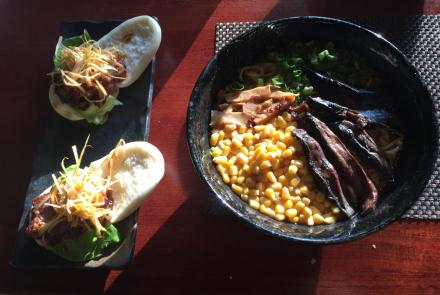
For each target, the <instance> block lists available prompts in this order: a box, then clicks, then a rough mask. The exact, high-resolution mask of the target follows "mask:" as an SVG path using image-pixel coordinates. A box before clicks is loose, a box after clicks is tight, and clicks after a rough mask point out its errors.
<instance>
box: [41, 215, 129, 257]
mask: <svg viewBox="0 0 440 295" xmlns="http://www.w3.org/2000/svg"><path fill="white" fill-rule="evenodd" d="M106 229H107V232H105V233H103V236H102V238H98V236H97V235H96V232H95V231H93V230H92V231H85V232H83V233H82V234H81V235H80V236H79V237H78V238H76V239H70V240H66V241H63V242H61V243H58V244H56V245H55V246H50V247H49V249H50V250H51V251H52V252H54V253H55V254H57V255H59V256H61V257H63V258H64V259H67V260H69V261H73V262H82V261H89V260H92V259H96V258H98V257H99V256H100V255H101V254H102V253H103V251H104V250H105V249H106V248H108V247H109V246H114V245H116V244H118V243H119V242H120V241H121V235H120V234H119V231H118V229H117V228H116V227H114V226H113V225H112V224H111V223H108V225H107V226H106Z"/></svg>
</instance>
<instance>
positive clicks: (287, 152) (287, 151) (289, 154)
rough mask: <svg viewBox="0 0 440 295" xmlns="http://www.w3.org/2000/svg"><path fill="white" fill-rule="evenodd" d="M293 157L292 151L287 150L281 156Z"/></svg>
mask: <svg viewBox="0 0 440 295" xmlns="http://www.w3.org/2000/svg"><path fill="white" fill-rule="evenodd" d="M292 155H293V152H292V149H286V150H284V151H283V153H282V154H281V158H284V159H286V158H290V157H291V156H292Z"/></svg>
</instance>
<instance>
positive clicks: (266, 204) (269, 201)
mask: <svg viewBox="0 0 440 295" xmlns="http://www.w3.org/2000/svg"><path fill="white" fill-rule="evenodd" d="M263 204H264V206H266V207H270V206H271V205H272V201H271V200H267V199H266V200H264V201H263Z"/></svg>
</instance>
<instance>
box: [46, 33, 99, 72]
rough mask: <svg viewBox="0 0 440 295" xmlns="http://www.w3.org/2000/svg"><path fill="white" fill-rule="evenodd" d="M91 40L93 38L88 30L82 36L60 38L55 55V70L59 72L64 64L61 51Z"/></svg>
mask: <svg viewBox="0 0 440 295" xmlns="http://www.w3.org/2000/svg"><path fill="white" fill-rule="evenodd" d="M89 40H92V37H90V34H89V33H88V32H87V31H86V30H84V32H83V34H82V35H80V36H75V37H71V38H67V39H60V41H58V44H57V47H56V49H55V55H54V57H53V65H54V71H55V72H58V71H59V70H60V69H61V65H62V64H63V58H62V54H61V53H62V51H63V49H64V48H65V47H74V46H80V45H81V44H83V43H84V42H87V41H89Z"/></svg>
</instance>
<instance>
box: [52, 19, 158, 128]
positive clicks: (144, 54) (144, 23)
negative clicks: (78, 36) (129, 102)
mask: <svg viewBox="0 0 440 295" xmlns="http://www.w3.org/2000/svg"><path fill="white" fill-rule="evenodd" d="M161 39H162V32H161V29H160V26H159V24H158V23H157V21H156V20H155V19H154V18H152V17H150V16H148V15H141V16H137V17H134V18H132V19H129V20H126V21H124V22H123V23H121V24H120V25H119V26H117V27H116V28H114V29H113V30H111V31H110V32H109V33H107V34H106V35H105V36H103V37H102V38H101V39H99V40H98V41H97V44H98V45H99V46H100V47H101V48H109V47H115V48H117V49H119V50H121V51H123V52H125V53H126V56H125V57H124V64H125V68H126V73H127V77H126V79H124V80H123V81H122V82H121V83H120V84H119V85H118V87H119V88H124V87H128V86H130V85H131V84H132V83H134V82H135V81H136V80H137V79H138V78H139V76H140V75H141V74H142V73H143V72H144V71H145V69H146V68H147V67H148V65H149V64H150V62H151V60H152V59H153V57H154V55H155V54H156V52H157V50H158V49H159V45H160V42H161ZM61 41H62V37H60V39H59V40H58V45H57V47H58V46H59V44H60V43H61ZM118 93H119V91H118V90H117V91H116V92H115V93H112V95H113V96H114V97H117V96H118ZM49 101H50V104H51V105H52V107H53V109H54V110H55V111H56V112H57V113H58V114H60V115H61V116H63V117H64V118H66V119H68V120H71V121H79V120H83V119H84V118H83V117H81V116H79V115H77V114H76V113H75V111H74V110H73V108H72V107H71V106H70V105H69V104H67V103H64V102H63V101H62V100H61V98H60V97H59V96H58V95H57V94H56V92H55V86H54V85H53V84H52V85H51V86H50V88H49Z"/></svg>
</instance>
